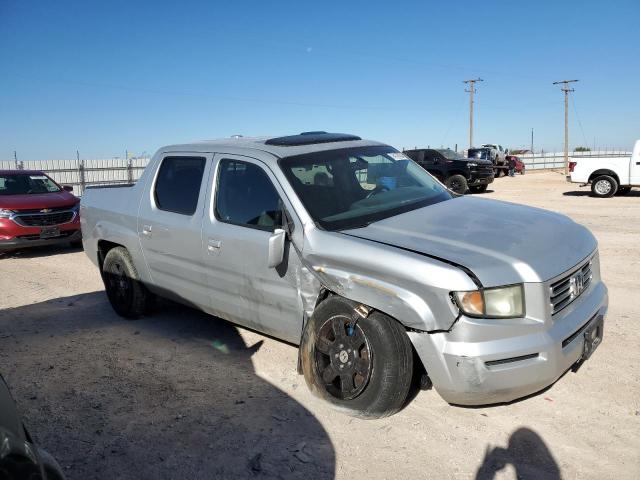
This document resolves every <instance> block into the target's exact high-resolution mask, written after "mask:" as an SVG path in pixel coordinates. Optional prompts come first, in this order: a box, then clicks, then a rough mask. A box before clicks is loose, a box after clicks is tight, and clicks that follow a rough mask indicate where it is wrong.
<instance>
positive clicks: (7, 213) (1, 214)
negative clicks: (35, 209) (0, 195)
mask: <svg viewBox="0 0 640 480" xmlns="http://www.w3.org/2000/svg"><path fill="white" fill-rule="evenodd" d="M14 213H15V212H14V211H13V210H5V209H4V208H0V218H9V217H11V215H13V214H14Z"/></svg>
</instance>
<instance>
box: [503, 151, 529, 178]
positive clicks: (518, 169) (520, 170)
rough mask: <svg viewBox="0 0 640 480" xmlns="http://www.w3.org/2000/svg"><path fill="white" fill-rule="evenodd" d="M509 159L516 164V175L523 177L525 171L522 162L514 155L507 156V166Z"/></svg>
mask: <svg viewBox="0 0 640 480" xmlns="http://www.w3.org/2000/svg"><path fill="white" fill-rule="evenodd" d="M511 159H513V160H514V161H515V162H516V173H519V174H520V175H524V171H525V169H526V165H525V164H524V162H523V161H522V160H520V159H519V158H518V157H517V156H515V155H507V165H509V161H510V160H511Z"/></svg>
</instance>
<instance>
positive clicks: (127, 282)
mask: <svg viewBox="0 0 640 480" xmlns="http://www.w3.org/2000/svg"><path fill="white" fill-rule="evenodd" d="M102 280H103V282H104V287H105V290H106V291H107V297H108V298H109V303H111V306H112V307H113V309H114V310H115V311H116V313H117V314H118V315H120V316H121V317H125V318H129V319H134V318H138V317H140V316H142V315H143V314H144V313H145V311H146V310H147V307H148V305H149V304H150V302H151V294H150V293H149V292H148V291H147V289H146V288H145V286H144V285H143V284H142V282H140V278H139V276H138V272H137V270H136V267H135V265H134V264H133V260H132V259H131V256H130V255H129V252H128V251H127V249H126V248H124V247H116V248H112V249H111V250H109V252H108V253H107V255H106V256H105V258H104V262H103V264H102Z"/></svg>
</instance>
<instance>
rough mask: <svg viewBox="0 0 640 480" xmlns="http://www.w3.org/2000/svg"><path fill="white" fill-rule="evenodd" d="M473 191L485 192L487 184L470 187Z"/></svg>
mask: <svg viewBox="0 0 640 480" xmlns="http://www.w3.org/2000/svg"><path fill="white" fill-rule="evenodd" d="M469 190H471V192H472V193H484V192H486V191H487V185H476V186H475V187H469Z"/></svg>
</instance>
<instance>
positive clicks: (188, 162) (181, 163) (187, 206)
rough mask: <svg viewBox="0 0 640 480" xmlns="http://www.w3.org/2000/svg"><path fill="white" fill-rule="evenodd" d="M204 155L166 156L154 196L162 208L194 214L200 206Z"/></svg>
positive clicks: (161, 166)
mask: <svg viewBox="0 0 640 480" xmlns="http://www.w3.org/2000/svg"><path fill="white" fill-rule="evenodd" d="M205 162H206V159H205V158H203V157H165V158H164V160H162V165H160V171H159V172H158V178H157V180H156V187H155V191H154V196H155V200H156V205H157V206H158V208H159V209H160V210H166V211H169V212H174V213H180V214H182V215H193V214H194V213H195V211H196V207H197V206H198V198H199V197H200V187H201V185H202V175H203V173H204V167H205Z"/></svg>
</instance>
